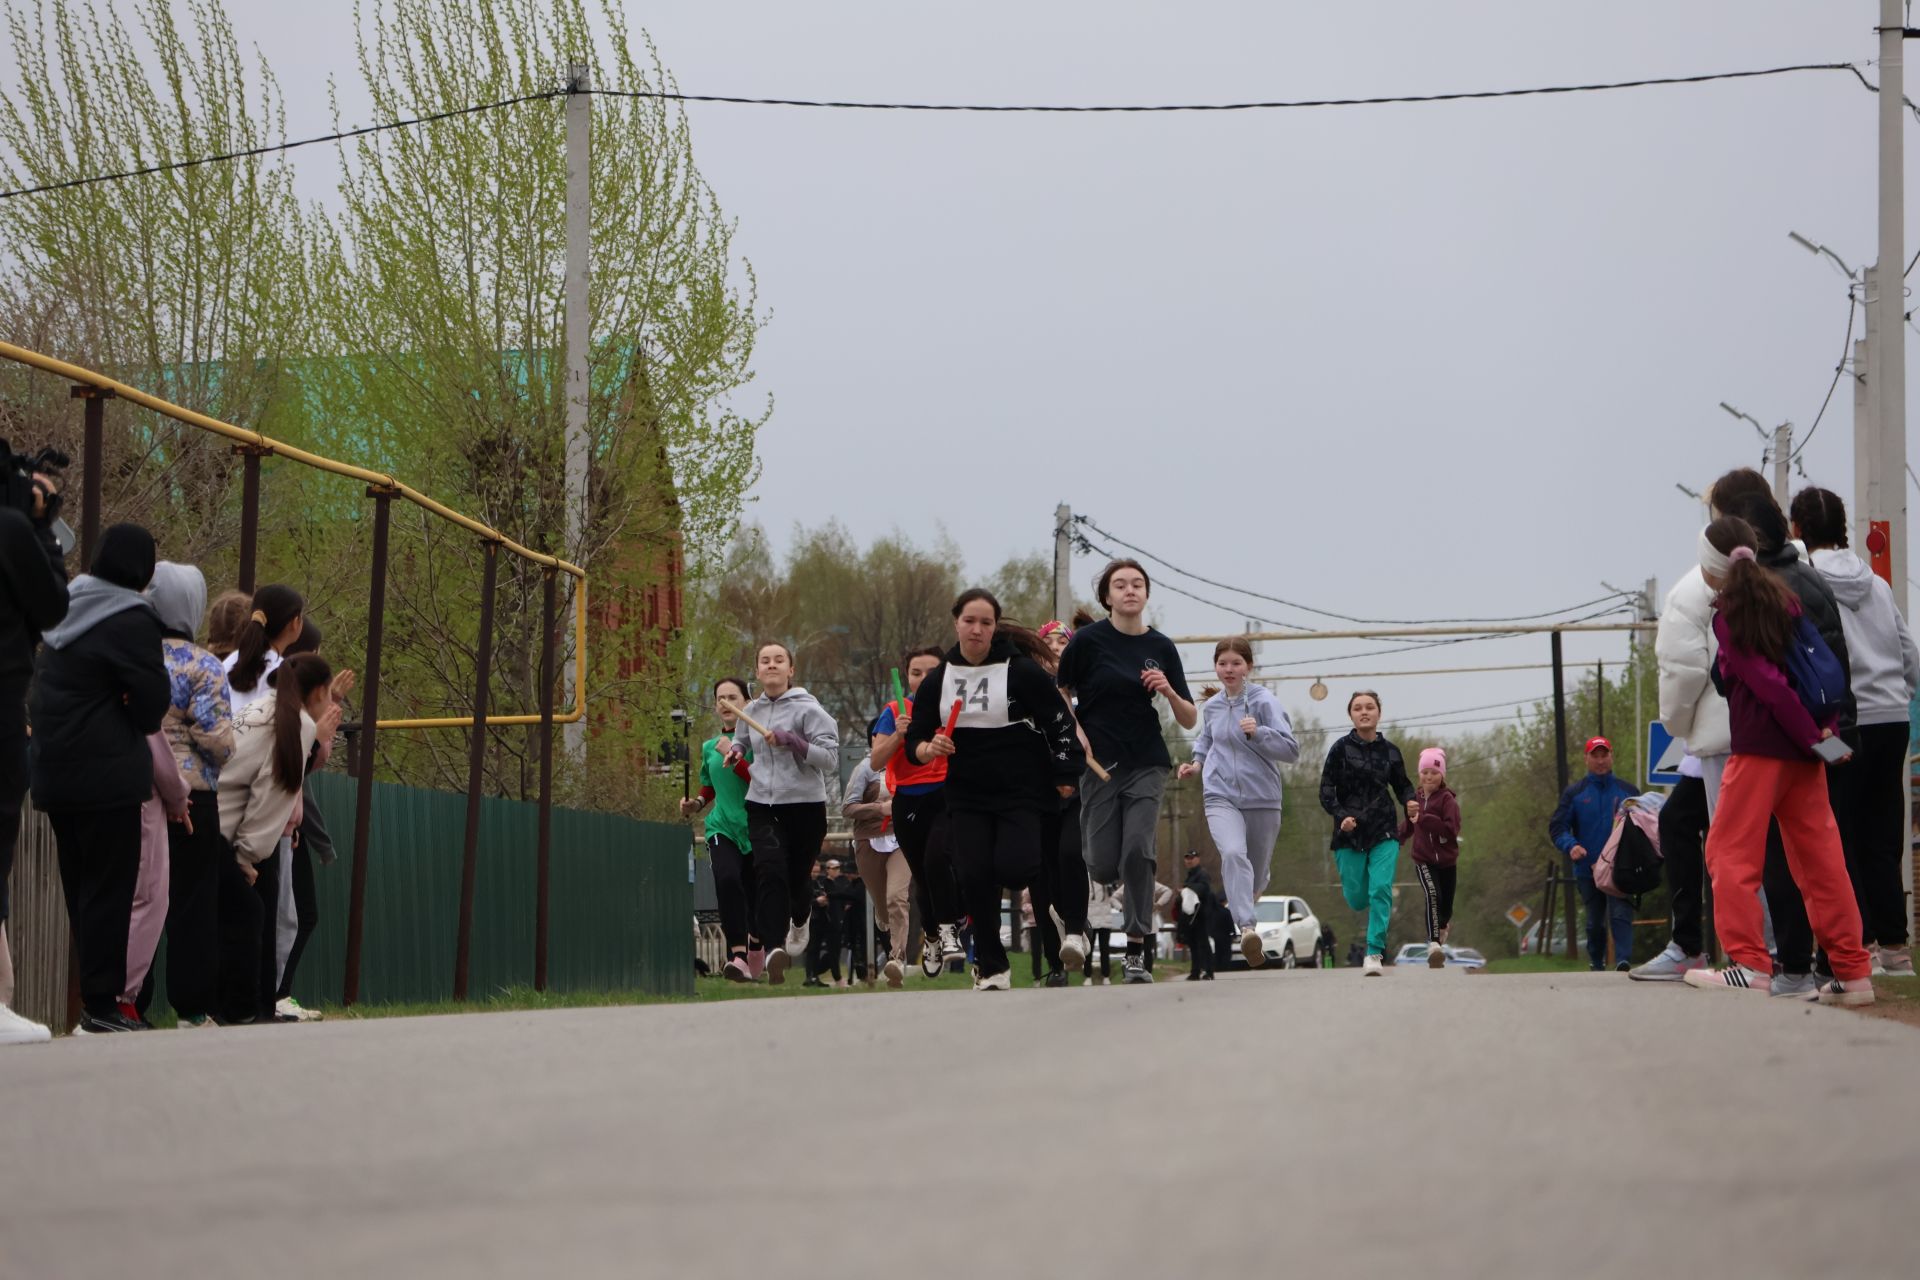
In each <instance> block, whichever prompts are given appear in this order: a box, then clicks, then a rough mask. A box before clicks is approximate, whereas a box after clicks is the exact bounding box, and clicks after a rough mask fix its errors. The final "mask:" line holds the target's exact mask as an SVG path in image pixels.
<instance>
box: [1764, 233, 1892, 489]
mask: <svg viewBox="0 0 1920 1280" xmlns="http://www.w3.org/2000/svg"><path fill="white" fill-rule="evenodd" d="M1907 270H1909V271H1911V270H1913V264H1912V263H1908V264H1907ZM1859 306H1860V303H1859V301H1858V300H1857V299H1856V298H1855V297H1854V296H1853V287H1852V286H1851V285H1849V286H1848V287H1847V336H1846V338H1845V339H1843V340H1842V341H1841V343H1840V360H1839V362H1838V363H1837V364H1835V365H1834V366H1833V381H1832V382H1829V383H1828V384H1827V394H1826V397H1825V398H1824V399H1823V400H1821V401H1820V412H1819V413H1816V414H1814V415H1813V425H1812V426H1810V427H1808V428H1807V434H1806V435H1805V436H1803V437H1802V438H1801V440H1800V443H1799V444H1798V445H1797V446H1795V448H1794V451H1793V452H1792V453H1790V454H1788V455H1787V461H1788V462H1793V461H1795V460H1797V459H1798V458H1799V457H1800V455H1801V454H1802V453H1804V452H1806V448H1807V446H1808V445H1809V444H1811V443H1812V442H1813V433H1814V432H1816V431H1818V430H1819V429H1820V420H1821V419H1822V418H1825V417H1826V416H1827V406H1828V405H1830V404H1832V403H1833V391H1834V388H1835V387H1838V386H1839V385H1840V375H1841V374H1843V373H1845V372H1846V370H1847V357H1848V356H1849V355H1850V354H1852V352H1853V314H1854V312H1855V311H1857V310H1858V309H1859Z"/></svg>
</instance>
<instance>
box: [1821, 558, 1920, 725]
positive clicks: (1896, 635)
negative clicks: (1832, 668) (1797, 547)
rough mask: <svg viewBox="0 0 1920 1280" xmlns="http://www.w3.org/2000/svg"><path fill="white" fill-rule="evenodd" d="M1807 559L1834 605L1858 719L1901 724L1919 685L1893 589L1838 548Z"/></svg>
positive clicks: (1915, 654) (1919, 662) (1919, 666)
mask: <svg viewBox="0 0 1920 1280" xmlns="http://www.w3.org/2000/svg"><path fill="white" fill-rule="evenodd" d="M1809 559H1811V560H1812V561H1813V567H1814V568H1815V569H1818V570H1819V571H1820V576H1821V577H1823V578H1825V579H1826V580H1827V585H1828V586H1830V587H1832V588H1833V596H1834V599H1835V600H1837V601H1838V602H1839V604H1840V626H1841V628H1842V629H1843V630H1844V631H1845V632H1846V636H1847V656H1848V659H1849V660H1850V661H1851V663H1852V664H1853V697H1854V701H1855V703H1857V704H1858V708H1859V719H1860V723H1861V724H1905V723H1906V722H1907V705H1908V704H1909V703H1910V702H1912V701H1913V694H1914V690H1915V688H1916V687H1920V649H1916V648H1915V647H1914V643H1913V634H1912V633H1911V632H1910V631H1908V630H1907V622H1906V619H1904V618H1902V617H1901V616H1900V610H1898V609H1897V608H1895V607H1894V604H1893V589H1892V588H1890V587H1889V586H1887V584H1886V583H1885V582H1883V581H1881V580H1880V578H1879V577H1878V576H1877V575H1875V573H1874V572H1873V570H1872V569H1869V568H1868V567H1867V565H1866V562H1865V561H1863V560H1862V559H1861V558H1860V557H1859V556H1857V555H1855V554H1853V552H1851V551H1848V550H1846V549H1845V548H1844V547H1829V548H1824V549H1822V550H1819V551H1816V552H1814V553H1813V554H1812V556H1810V557H1809Z"/></svg>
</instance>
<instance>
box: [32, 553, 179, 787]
mask: <svg viewBox="0 0 1920 1280" xmlns="http://www.w3.org/2000/svg"><path fill="white" fill-rule="evenodd" d="M153 560H154V550H153V537H152V535H151V534H149V533H147V531H146V530H144V529H142V528H140V527H139V526H138V525H127V524H118V525H114V526H113V527H112V528H111V529H108V530H107V531H106V533H105V534H103V535H102V536H101V539H100V551H99V554H98V555H96V556H95V557H94V560H93V573H92V575H91V578H92V580H93V581H92V582H90V581H89V579H88V578H78V579H75V581H74V586H73V592H74V595H75V596H76V598H78V599H79V600H80V601H81V602H82V603H81V604H77V605H76V606H75V608H74V611H73V613H72V614H70V615H69V616H68V618H67V619H66V620H65V621H64V622H62V623H61V624H60V626H59V627H57V628H55V629H53V630H50V631H49V632H48V633H47V644H46V647H45V648H43V649H42V650H41V654H40V670H39V674H38V675H37V676H36V677H35V679H34V682H33V696H32V700H31V708H32V713H33V739H32V757H33V803H34V805H35V806H36V807H37V808H39V809H41V810H42V811H43V812H59V811H62V810H74V809H112V808H118V807H121V806H124V805H139V804H142V803H144V802H145V801H146V799H147V797H148V795H150V794H151V793H152V791H153V756H152V753H151V752H149V751H148V749H147V741H146V739H147V735H148V734H150V733H152V732H154V731H155V730H156V729H158V728H159V727H160V722H161V720H162V719H163V718H164V717H165V716H166V713H167V708H168V707H169V706H171V705H172V702H173V693H172V682H171V681H170V680H169V679H168V677H167V666H166V660H165V658H164V657H163V656H162V654H161V649H160V619H159V617H158V615H156V614H155V613H154V611H153V607H152V605H150V604H148V603H147V602H146V601H144V600H142V599H140V598H139V597H137V596H135V597H133V598H132V599H127V598H126V597H127V595H128V594H129V593H132V592H138V591H143V590H145V589H146V586H147V583H148V582H150V581H151V580H152V578H153ZM96 597H98V599H97V601H96Z"/></svg>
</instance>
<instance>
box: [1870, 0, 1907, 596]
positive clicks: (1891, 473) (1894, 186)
mask: <svg viewBox="0 0 1920 1280" xmlns="http://www.w3.org/2000/svg"><path fill="white" fill-rule="evenodd" d="M1905 39H1906V12H1905V6H1904V5H1903V4H1902V3H1901V0H1880V103H1879V106H1880V262H1879V268H1880V282H1881V287H1880V288H1878V289H1876V290H1874V291H1872V292H1871V293H1870V294H1869V296H1868V304H1867V305H1868V307H1869V308H1870V309H1877V310H1878V312H1879V314H1880V333H1879V339H1880V345H1879V347H1878V348H1877V349H1876V350H1875V351H1874V359H1873V381H1874V383H1875V384H1877V385H1876V386H1875V387H1874V391H1875V393H1876V394H1875V396H1874V401H1875V413H1874V424H1875V426H1876V427H1877V428H1878V430H1877V431H1876V432H1875V435H1876V436H1877V437H1878V438H1879V444H1880V457H1879V468H1878V469H1879V472H1880V479H1881V485H1880V503H1881V505H1880V508H1879V511H1878V512H1877V513H1876V514H1877V515H1879V517H1880V518H1881V519H1883V520H1885V521H1886V522H1887V538H1888V543H1889V546H1888V551H1889V553H1890V555H1891V558H1892V573H1891V574H1890V577H1891V582H1890V584H1889V585H1890V586H1892V588H1893V602H1894V604H1895V605H1896V606H1897V607H1898V608H1899V610H1900V612H1901V613H1902V614H1905V613H1906V612H1907V486H1906V483H1905V481H1906V471H1907V354H1906V348H1907V344H1906V324H1905V315H1904V314H1903V313H1904V311H1905V308H1904V306H1903V305H1902V304H1903V303H1904V301H1905V298H1906V290H1905V288H1904V287H1903V286H1904V272H1905V269H1906V260H1907V255H1906V240H1905V237H1904V229H1903V227H1902V226H1901V222H1902V220H1903V219H1904V218H1905V216H1906V169H1905V159H1904V156H1903V155H1902V153H1901V146H1902V143H1903V141H1904V132H1905V125H1906V119H1905V116H1906V110H1907V104H1906V48H1905V44H1904V41H1905Z"/></svg>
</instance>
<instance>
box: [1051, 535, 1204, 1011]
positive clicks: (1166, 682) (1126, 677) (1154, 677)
mask: <svg viewBox="0 0 1920 1280" xmlns="http://www.w3.org/2000/svg"><path fill="white" fill-rule="evenodd" d="M1152 590H1153V583H1152V582H1151V580H1149V579H1148V577H1147V571H1146V569H1144V568H1143V567H1142V566H1141V565H1140V563H1139V562H1138V561H1136V560H1115V561H1113V562H1112V563H1110V564H1108V565H1107V567H1106V568H1105V569H1103V570H1102V571H1101V573H1100V577H1099V580H1098V582H1097V584H1096V591H1095V594H1096V595H1097V596H1098V597H1099V600H1100V605H1101V607H1102V608H1104V609H1106V610H1107V613H1108V616H1107V617H1106V618H1104V619H1102V620H1101V621H1099V622H1095V623H1091V624H1089V625H1087V626H1084V627H1081V628H1080V629H1079V630H1078V631H1076V632H1074V633H1073V639H1072V640H1070V641H1068V642H1067V647H1066V650H1065V652H1063V653H1062V654H1061V655H1060V673H1059V684H1060V687H1061V688H1062V689H1064V690H1066V693H1067V697H1068V698H1069V699H1071V700H1073V703H1074V708H1075V711H1076V712H1077V714H1078V716H1079V720H1080V728H1081V729H1082V730H1083V731H1084V732H1085V734H1086V740H1087V750H1088V751H1090V752H1092V759H1094V760H1095V761H1098V762H1099V763H1100V764H1101V765H1102V766H1103V767H1104V768H1105V769H1106V771H1107V774H1108V778H1107V780H1105V781H1101V780H1100V778H1099V777H1098V776H1097V775H1095V774H1094V773H1093V772H1092V770H1088V773H1087V776H1086V777H1085V778H1084V779H1082V780H1081V786H1080V796H1081V800H1080V814H1081V840H1082V844H1083V845H1084V847H1085V850H1086V858H1087V871H1088V874H1089V875H1091V876H1092V877H1093V878H1094V879H1095V880H1098V881H1100V882H1101V883H1102V884H1112V883H1113V882H1114V881H1116V880H1118V881H1121V882H1122V883H1123V884H1124V886H1125V889H1126V892H1125V895H1124V899H1125V902H1126V928H1127V956H1126V963H1125V966H1124V978H1125V981H1127V982H1129V983H1144V982H1152V981H1153V974H1152V973H1151V972H1150V971H1149V970H1148V968H1147V955H1146V951H1147V948H1148V947H1149V946H1150V945H1151V942H1150V941H1149V940H1150V939H1151V938H1152V937H1153V934H1154V928H1153V904H1154V897H1155V894H1154V884H1155V883H1156V879H1155V875H1154V836H1155V831H1156V829H1157V828H1158V826H1159V823H1160V800H1161V797H1162V796H1163V795H1165V793H1166V789H1167V775H1168V774H1169V773H1171V772H1172V770H1173V757H1172V756H1171V755H1169V754H1168V752H1167V743H1166V739H1165V738H1164V737H1163V736H1162V734H1161V729H1160V708H1159V701H1157V700H1164V701H1165V702H1166V704H1167V708H1168V710H1169V711H1171V712H1172V715H1173V719H1174V722H1175V723H1176V724H1178V725H1179V726H1180V727H1181V728H1183V729H1191V728H1193V727H1194V725H1196V724H1198V723H1199V720H1200V712H1199V709H1198V708H1196V707H1195V706H1194V705H1193V701H1192V695H1191V694H1190V693H1189V692H1188V691H1187V679H1186V674H1185V672H1184V670H1183V669H1182V665H1181V661H1180V651H1179V649H1177V648H1175V647H1174V643H1173V641H1171V640H1169V639H1168V638H1167V637H1166V636H1164V635H1162V634H1161V633H1160V632H1158V631H1156V630H1154V629H1153V628H1152V627H1150V626H1148V625H1147V620H1146V610H1147V598H1148V596H1149V595H1150V593H1151V592H1152Z"/></svg>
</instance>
